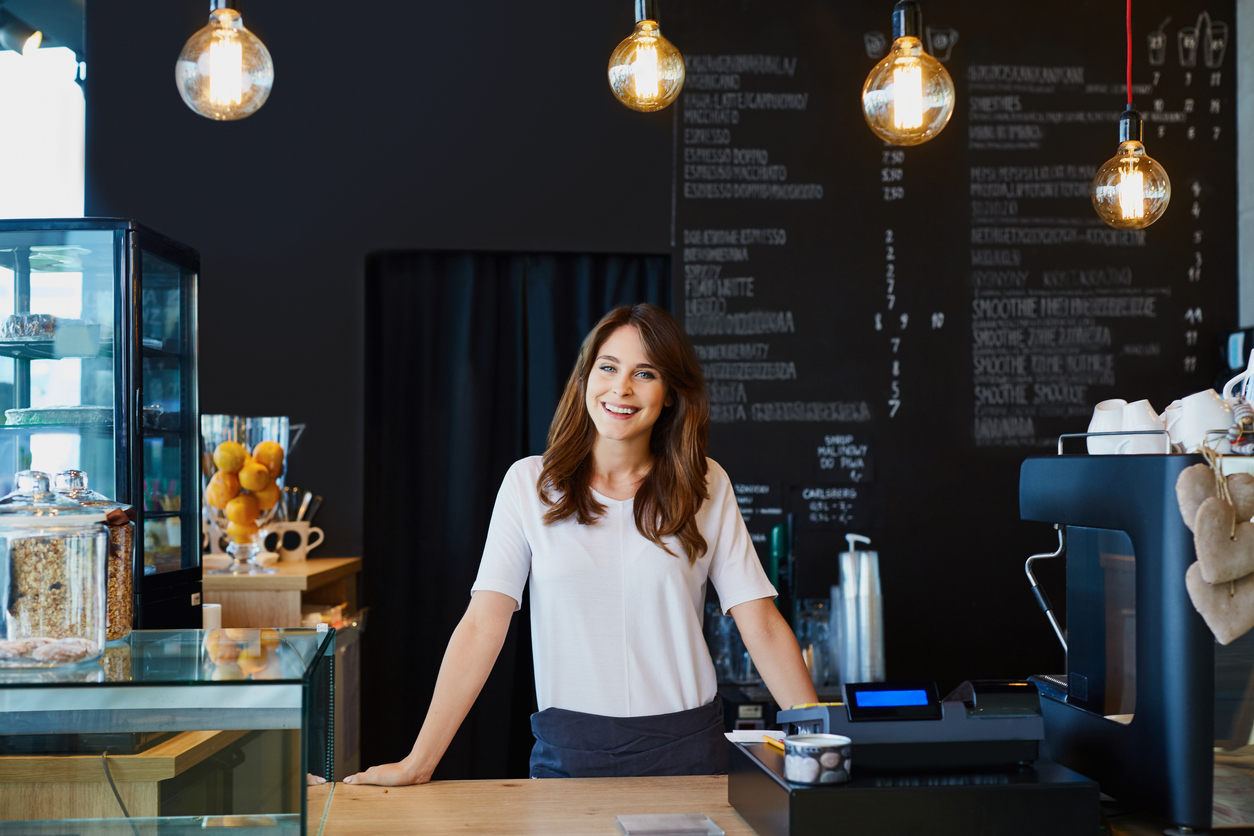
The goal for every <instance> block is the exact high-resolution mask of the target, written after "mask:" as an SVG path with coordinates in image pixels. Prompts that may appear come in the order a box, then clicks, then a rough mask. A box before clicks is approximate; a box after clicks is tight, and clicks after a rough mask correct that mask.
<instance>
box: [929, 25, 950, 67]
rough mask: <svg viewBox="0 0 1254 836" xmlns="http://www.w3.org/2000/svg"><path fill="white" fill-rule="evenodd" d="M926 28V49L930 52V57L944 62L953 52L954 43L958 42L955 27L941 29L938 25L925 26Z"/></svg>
mask: <svg viewBox="0 0 1254 836" xmlns="http://www.w3.org/2000/svg"><path fill="white" fill-rule="evenodd" d="M924 28H925V29H926V30H927V51H928V52H930V53H932V57H933V58H935V59H936V60H937V61H940V62H942V63H944V62H945V61H948V60H949V54H950V53H951V52H953V49H954V44H956V43H958V30H957V29H948V28H946V29H942V28H940V27H939V26H926V27H924Z"/></svg>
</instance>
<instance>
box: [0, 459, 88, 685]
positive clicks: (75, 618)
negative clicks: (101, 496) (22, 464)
mask: <svg viewBox="0 0 1254 836" xmlns="http://www.w3.org/2000/svg"><path fill="white" fill-rule="evenodd" d="M16 484H17V490H15V491H14V492H13V493H11V494H9V495H8V496H6V497H4V498H3V499H0V604H2V605H3V629H2V630H0V667H27V668H45V667H56V666H60V665H74V664H79V663H82V662H89V661H93V660H95V659H97V658H99V657H100V654H101V651H102V650H103V649H104V643H105V607H104V598H105V564H106V560H107V555H108V543H109V537H108V533H107V532H106V531H105V526H104V521H105V515H104V513H102V512H101V511H100V510H99V509H96V508H88V507H86V506H84V505H82V504H80V503H78V502H75V501H74V500H72V499H70V498H69V497H65V496H61V495H60V494H57V493H54V492H53V491H52V490H51V485H50V480H49V478H48V474H46V473H39V472H37V471H30V470H25V471H22V472H21V473H19V474H17V477H16Z"/></svg>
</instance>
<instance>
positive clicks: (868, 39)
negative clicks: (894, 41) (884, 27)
mask: <svg viewBox="0 0 1254 836" xmlns="http://www.w3.org/2000/svg"><path fill="white" fill-rule="evenodd" d="M862 45H863V46H865V47H866V57H867V58H870V59H871V60H872V61H878V60H880V59H881V58H883V57H884V55H885V54H886V53H887V52H888V41H887V39H885V38H884V33H883V32H867V33H866V34H865V35H863V36H862Z"/></svg>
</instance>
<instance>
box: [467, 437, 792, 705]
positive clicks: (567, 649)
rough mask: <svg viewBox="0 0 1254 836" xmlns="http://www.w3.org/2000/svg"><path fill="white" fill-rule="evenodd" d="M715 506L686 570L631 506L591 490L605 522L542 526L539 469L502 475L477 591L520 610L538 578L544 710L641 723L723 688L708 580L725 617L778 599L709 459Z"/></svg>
mask: <svg viewBox="0 0 1254 836" xmlns="http://www.w3.org/2000/svg"><path fill="white" fill-rule="evenodd" d="M707 461H708V462H709V471H708V473H707V476H706V486H707V488H708V489H709V496H710V498H709V499H708V500H706V501H705V502H704V503H702V505H701V509H700V510H699V511H698V512H697V527H698V528H699V529H700V531H701V535H702V536H703V537H704V538H705V542H706V544H707V546H708V548H707V550H706V552H705V554H704V555H703V556H702V557H701V559H700V560H698V561H697V562H696V563H695V564H693V565H691V566H689V564H688V557H687V555H686V554H685V552H684V550H683V548H682V547H681V546H680V545H679V542H678V541H677V540H676V539H675V538H673V537H668V538H664V542H665V543H666V545H667V546H668V547H669V548H670V549H671V551H673V552H674V553H675V554H676V555H678V557H675V556H672V555H669V554H667V553H666V552H665V551H664V550H662V549H661V548H659V547H658V546H656V545H654V544H653V543H651V542H650V541H649V540H647V539H645V537H644V536H643V535H641V534H640V532H639V531H638V530H637V529H636V521H635V516H634V513H633V503H634V500H633V499H627V500H615V499H610V498H609V497H606V496H602V495H601V494H599V493H597V492H596V491H593V496H595V497H596V499H597V501H598V502H600V503H601V504H602V505H604V506H605V508H606V511H605V514H604V515H602V516H601V517H600V518H599V519H598V520H597V521H596V522H595V523H594V524H592V525H580V524H579V523H578V522H576V521H575V519H574V518H573V517H568V518H567V519H565V520H562V521H561V522H558V523H554V524H553V525H545V524H544V521H543V518H544V514H545V512H546V511H547V510H548V507H547V506H546V505H544V503H543V502H541V501H540V497H539V494H538V492H537V491H536V482H537V480H538V479H539V477H540V470H541V466H542V464H543V459H542V458H541V457H540V456H532V457H531V458H527V459H523V460H521V461H518V462H515V463H514V465H513V466H512V467H511V468H510V470H509V473H507V474H506V476H505V481H504V482H503V483H502V485H501V490H500V493H499V494H497V498H496V507H495V508H494V509H493V511H492V523H491V525H490V526H489V528H488V541H487V544H486V546H485V547H484V550H483V560H482V562H481V563H480V564H479V574H478V577H477V578H476V579H475V584H474V587H473V588H472V592H478V591H479V590H481V589H487V590H491V591H493V592H500V593H503V594H505V595H508V596H510V597H511V598H513V599H514V601H515V602H517V601H521V599H522V592H523V586H524V585H525V584H526V583H527V580H528V577H530V579H531V644H532V653H533V656H534V659H535V673H536V699H537V701H538V703H539V707H540V710H541V711H543V710H544V709H546V708H550V707H555V708H564V709H568V710H570V711H582V712H585V713H588V714H601V715H605V716H610V717H645V716H650V715H654V714H669V713H672V712H676V711H684V710H686V709H690V708H698V707H700V706H702V705H705V704H707V703H709V702H710V701H712V700H713V699H714V696H715V693H716V692H717V689H718V683H717V680H716V679H715V674H714V664H713V663H712V662H711V661H710V653H709V651H708V650H707V648H706V644H705V639H704V637H703V636H702V633H701V621H702V617H703V614H704V605H705V582H706V579H707V577H708V578H709V580H710V581H712V582H713V583H714V589H715V591H717V592H718V598H719V602H720V603H721V605H722V607H723V611H724V612H726V611H727V610H729V609H731V608H732V607H734V606H735V605H737V604H740V603H743V602H745V601H751V600H754V599H756V598H771V597H774V596H775V594H776V592H775V588H774V587H773V586H771V583H770V581H768V580H767V578H766V573H765V572H764V571H763V570H762V564H761V563H760V562H759V560H758V557H757V554H756V552H755V551H754V549H753V545H752V544H751V542H750V540H749V532H748V530H747V529H746V528H745V524H744V520H743V519H742V518H741V516H740V509H739V507H738V506H737V505H736V496H735V494H734V492H733V491H732V486H731V480H730V479H728V477H727V473H726V472H725V471H724V470H723V468H721V467H719V466H718V464H717V463H715V462H714V461H712V460H709V459H707Z"/></svg>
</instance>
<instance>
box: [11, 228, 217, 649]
mask: <svg viewBox="0 0 1254 836" xmlns="http://www.w3.org/2000/svg"><path fill="white" fill-rule="evenodd" d="M199 270H200V256H199V255H198V254H197V252H196V251H195V250H193V249H191V248H190V247H187V246H185V245H183V244H179V243H177V242H175V241H172V240H170V239H168V238H166V237H164V236H162V235H160V234H158V233H156V232H153V231H152V230H149V229H147V228H145V227H143V226H140V225H139V224H136V223H135V222H133V221H127V220H115V219H108V218H86V219H80V220H0V411H3V414H4V422H3V424H0V495H2V494H4V493H8V492H9V491H11V490H12V489H13V485H12V480H13V474H14V473H16V472H18V471H20V470H27V469H31V470H42V471H46V472H49V473H57V472H59V471H63V470H82V471H85V472H86V473H87V475H88V478H89V480H90V487H92V488H95V489H96V490H98V491H100V492H101V493H103V494H106V495H107V496H109V497H111V498H113V499H116V500H117V501H118V502H122V503H125V504H128V505H131V506H133V507H134V508H135V510H136V512H137V520H136V540H137V543H136V545H137V548H136V549H135V567H134V571H135V578H136V583H135V595H136V606H135V614H136V616H135V618H136V622H137V623H136V626H137V627H167V628H168V627H198V626H200V613H199V607H198V606H197V605H198V604H199V593H200V551H201V550H200V537H199V535H200V525H199V520H200V517H199V507H200V480H199V478H198V463H199V441H198V439H199V435H198V430H197V422H198V412H199V406H198V402H197V381H196V281H197V274H198V273H199Z"/></svg>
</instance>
